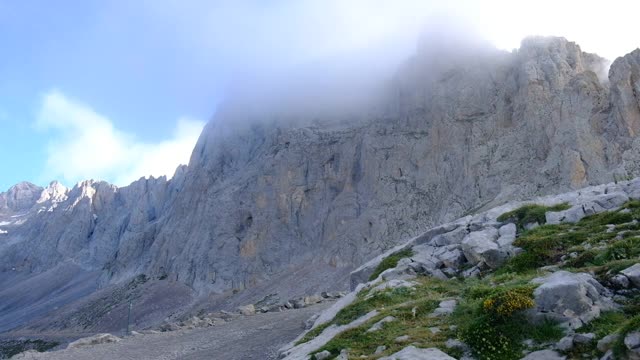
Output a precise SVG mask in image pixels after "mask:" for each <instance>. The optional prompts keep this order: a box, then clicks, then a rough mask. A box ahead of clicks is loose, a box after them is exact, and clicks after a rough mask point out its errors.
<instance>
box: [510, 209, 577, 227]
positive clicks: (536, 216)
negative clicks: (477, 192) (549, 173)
mask: <svg viewBox="0 0 640 360" xmlns="http://www.w3.org/2000/svg"><path fill="white" fill-rule="evenodd" d="M570 207H571V206H570V205H569V204H567V203H562V204H557V205H553V206H544V205H538V204H527V205H523V206H521V207H519V208H517V209H515V210H513V211H509V212H506V213H504V214H502V215H500V216H498V219H497V220H498V221H500V222H507V221H509V222H514V223H515V224H516V226H517V227H518V228H519V229H524V226H525V225H526V224H531V223H538V224H540V225H542V224H544V223H546V222H547V221H546V218H545V215H544V214H545V213H547V212H548V211H563V210H567V209H569V208H570Z"/></svg>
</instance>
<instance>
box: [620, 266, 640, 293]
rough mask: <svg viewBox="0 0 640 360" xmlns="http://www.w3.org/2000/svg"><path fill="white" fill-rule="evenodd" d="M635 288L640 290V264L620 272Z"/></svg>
mask: <svg viewBox="0 0 640 360" xmlns="http://www.w3.org/2000/svg"><path fill="white" fill-rule="evenodd" d="M620 273H622V274H623V275H624V276H626V277H627V278H628V279H629V280H630V281H631V283H632V284H633V285H634V286H635V287H639V288H640V263H639V264H635V265H633V266H631V267H628V268H626V269H624V270H622V271H620Z"/></svg>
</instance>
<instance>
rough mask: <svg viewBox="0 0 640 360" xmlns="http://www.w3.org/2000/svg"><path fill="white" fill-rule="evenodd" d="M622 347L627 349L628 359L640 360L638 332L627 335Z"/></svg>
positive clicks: (639, 334) (639, 333) (639, 336)
mask: <svg viewBox="0 0 640 360" xmlns="http://www.w3.org/2000/svg"><path fill="white" fill-rule="evenodd" d="M624 346H625V347H626V348H627V355H628V356H629V359H631V360H636V359H640V332H638V331H635V332H632V333H628V334H627V335H626V336H625V337H624Z"/></svg>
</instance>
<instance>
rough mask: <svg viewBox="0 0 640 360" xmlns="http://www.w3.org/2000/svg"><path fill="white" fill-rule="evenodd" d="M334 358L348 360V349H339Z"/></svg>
mask: <svg viewBox="0 0 640 360" xmlns="http://www.w3.org/2000/svg"><path fill="white" fill-rule="evenodd" d="M335 360H349V350H347V349H342V350H340V355H338V356H337V357H336V359H335Z"/></svg>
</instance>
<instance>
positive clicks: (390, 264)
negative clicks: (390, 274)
mask: <svg viewBox="0 0 640 360" xmlns="http://www.w3.org/2000/svg"><path fill="white" fill-rule="evenodd" d="M411 256H413V251H412V250H411V249H406V250H401V251H398V252H395V253H393V254H391V255H389V256H387V257H386V258H384V259H383V260H382V261H381V262H380V264H378V266H377V267H376V269H375V270H374V271H373V273H372V274H371V276H369V281H373V280H375V279H377V278H378V276H380V274H382V272H383V271H385V270H387V269H391V268H394V267H396V265H398V261H400V259H404V258H408V257H411Z"/></svg>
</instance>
